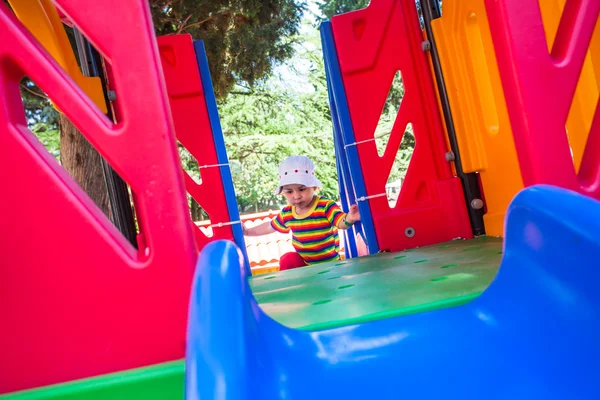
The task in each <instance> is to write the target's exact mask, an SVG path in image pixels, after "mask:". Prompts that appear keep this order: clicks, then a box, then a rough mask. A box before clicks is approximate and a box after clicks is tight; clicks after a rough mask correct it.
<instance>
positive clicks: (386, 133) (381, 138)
mask: <svg viewBox="0 0 600 400" xmlns="http://www.w3.org/2000/svg"><path fill="white" fill-rule="evenodd" d="M403 97H404V82H403V81H402V73H401V72H400V71H396V74H395V75H394V80H393V81H392V84H391V85H390V89H389V91H388V95H387V99H386V101H385V105H384V106H383V110H382V111H381V116H380V117H379V122H378V123H377V128H376V129H375V135H374V137H375V143H376V145H377V153H378V154H379V156H380V157H381V156H383V154H384V153H385V148H386V147H387V143H388V141H389V138H390V135H391V134H392V128H393V127H394V123H395V121H396V116H397V115H398V111H399V110H400V105H401V104H402V98H403Z"/></svg>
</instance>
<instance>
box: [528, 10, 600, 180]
mask: <svg viewBox="0 0 600 400" xmlns="http://www.w3.org/2000/svg"><path fill="white" fill-rule="evenodd" d="M539 4H540V12H541V15H542V21H543V24H544V30H545V33H546V42H547V44H548V52H549V53H550V52H552V47H553V46H554V42H555V41H556V36H557V33H558V27H559V25H560V22H561V19H562V18H563V13H564V10H565V5H566V0H543V1H541V0H540V1H539ZM598 71H600V25H598V24H596V27H595V29H594V33H593V36H592V41H591V45H590V48H589V49H588V51H587V54H586V56H585V61H584V64H583V68H582V70H581V74H580V77H579V81H578V83H577V88H576V90H575V95H574V96H573V102H572V104H571V109H570V111H569V115H568V118H567V124H566V127H565V131H566V134H567V137H568V139H569V145H570V147H571V155H572V157H573V165H574V166H575V170H576V171H577V172H579V168H580V166H581V160H582V158H583V153H584V150H585V146H586V143H587V139H588V136H589V132H590V129H591V126H592V120H593V118H594V113H595V111H596V105H597V104H598V100H599V98H600V96H599V93H600V73H599V72H598Z"/></svg>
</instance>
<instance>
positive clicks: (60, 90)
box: [0, 0, 196, 393]
mask: <svg viewBox="0 0 600 400" xmlns="http://www.w3.org/2000/svg"><path fill="white" fill-rule="evenodd" d="M57 3H58V5H59V7H61V8H62V11H63V12H64V13H65V15H67V16H68V17H69V19H70V20H71V21H73V22H74V23H75V24H76V25H77V26H78V27H80V29H81V30H82V31H83V32H84V33H85V34H86V36H87V37H89V38H90V40H91V42H92V43H93V44H94V45H95V46H96V47H97V48H99V50H100V51H101V53H102V54H103V55H104V56H105V57H106V59H107V60H108V62H110V63H111V64H112V67H113V82H112V84H113V85H114V88H115V90H116V92H117V96H118V99H119V100H118V102H117V104H116V106H117V108H118V110H117V111H118V115H119V118H120V121H119V123H118V124H113V123H112V122H110V121H108V120H107V119H106V118H105V116H104V115H103V114H102V113H101V112H100V111H99V110H98V109H97V108H96V107H95V106H94V104H93V103H92V102H91V101H90V100H89V99H88V98H87V97H85V95H84V93H83V92H82V91H81V90H79V88H78V87H76V86H75V84H74V82H73V81H72V80H71V79H70V78H69V77H68V75H67V74H66V73H65V71H63V70H62V69H61V68H60V67H59V66H58V64H56V63H55V62H54V61H53V60H51V59H50V57H49V56H48V54H47V53H46V52H45V51H44V50H43V48H42V47H41V46H40V45H39V44H38V43H37V42H35V40H34V39H33V37H32V36H31V35H30V34H29V33H28V32H26V31H24V29H23V27H22V25H21V24H20V23H19V22H18V21H17V20H16V18H15V17H14V15H13V14H12V12H11V11H10V10H9V9H8V7H7V6H6V5H5V4H4V3H0V37H1V38H2V41H1V44H0V105H1V106H0V148H1V149H2V151H3V154H2V157H0V181H1V182H2V185H3V188H4V190H3V192H2V196H0V208H2V210H5V212H4V214H3V217H2V218H1V219H0V221H1V222H0V243H2V244H1V249H2V251H1V253H0V266H1V267H0V321H2V329H0V377H1V378H0V393H5V392H11V391H15V390H19V389H25V388H30V387H36V386H41V385H48V384H52V383H58V382H64V381H68V380H72V379H77V378H83V377H88V376H92V375H98V374H103V373H108V372H113V371H118V370H123V369H127V368H134V367H140V366H143V365H148V364H152V363H158V362H163V361H168V360H174V359H178V358H181V357H183V356H184V342H185V326H186V317H187V301H188V295H189V285H190V282H191V278H192V274H193V269H194V264H195V260H196V251H195V244H194V239H193V235H192V229H191V224H190V217H189V212H188V207H187V204H186V199H185V191H184V183H183V178H182V176H181V175H182V173H181V168H180V165H179V156H178V154H177V148H176V141H175V132H174V128H173V126H172V123H171V115H170V112H169V104H168V99H167V93H166V90H165V83H164V80H163V79H164V78H163V75H162V70H161V66H160V60H159V54H158V47H157V44H156V40H155V38H154V36H152V32H153V27H152V18H151V14H150V10H149V7H148V4H147V2H146V1H144V0H136V1H134V0H132V1H127V2H122V1H116V0H107V1H102V2H84V1H75V0H57ZM132 21H135V23H132ZM107 24H110V26H112V27H119V32H118V34H115V30H114V29H107ZM23 75H27V76H29V77H31V78H32V79H33V80H34V81H35V82H36V83H37V84H38V85H39V86H40V87H41V88H42V89H43V90H44V91H45V92H46V93H48V94H49V95H50V97H51V98H52V99H53V101H54V102H55V104H57V106H58V107H59V108H60V109H61V110H64V112H65V113H66V114H67V116H68V117H69V118H70V119H71V120H72V121H73V123H74V124H75V125H76V126H77V127H78V128H79V129H80V130H81V131H82V132H83V133H84V134H85V136H86V137H87V138H88V139H89V140H90V142H91V143H92V144H93V145H94V146H95V147H96V148H97V149H98V150H99V151H100V152H101V153H102V154H103V156H104V157H105V158H106V159H107V160H108V161H109V163H110V164H111V165H112V166H113V167H114V168H115V170H116V171H117V172H118V173H119V174H120V175H121V176H122V177H123V178H124V179H125V180H126V181H127V182H128V183H129V184H130V185H131V187H132V190H133V191H134V192H135V193H136V195H137V206H138V207H137V210H136V211H137V215H138V217H139V218H140V221H141V222H142V223H143V225H144V231H145V233H146V237H145V240H144V242H145V243H146V244H147V246H148V247H147V248H142V249H140V251H139V252H136V251H135V249H134V248H133V247H132V246H130V244H129V243H128V242H127V241H126V239H125V238H124V237H123V236H122V235H121V234H120V233H119V232H118V231H117V230H116V228H115V227H114V226H113V225H112V224H111V223H110V222H109V221H108V220H107V218H106V217H105V216H104V215H103V214H102V213H101V212H100V211H99V210H98V209H97V208H96V207H95V205H94V204H93V203H92V202H91V200H90V199H89V198H88V197H87V196H86V195H85V194H84V193H83V191H82V190H81V188H80V187H79V186H77V185H76V184H75V183H74V181H73V180H72V179H71V177H70V176H68V174H67V173H66V172H65V171H64V170H63V169H62V168H61V167H60V166H59V165H58V164H57V163H56V161H55V160H54V159H53V158H52V157H51V156H50V154H48V153H47V151H46V150H45V148H44V147H43V146H42V145H41V144H40V143H39V142H38V141H37V139H36V138H35V137H34V136H33V135H32V134H31V132H29V131H28V129H27V124H26V121H25V116H24V112H23V105H22V103H21V96H20V90H19V80H20V79H21V78H22V76H23Z"/></svg>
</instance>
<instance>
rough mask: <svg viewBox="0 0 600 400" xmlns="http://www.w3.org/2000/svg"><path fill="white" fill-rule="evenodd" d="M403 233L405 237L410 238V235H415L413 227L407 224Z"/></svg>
mask: <svg viewBox="0 0 600 400" xmlns="http://www.w3.org/2000/svg"><path fill="white" fill-rule="evenodd" d="M404 234H405V235H406V237H409V238H411V237H413V236H415V228H411V227H410V226H409V227H408V228H406V229H405V230H404Z"/></svg>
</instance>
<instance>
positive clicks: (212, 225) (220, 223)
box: [210, 221, 242, 228]
mask: <svg viewBox="0 0 600 400" xmlns="http://www.w3.org/2000/svg"><path fill="white" fill-rule="evenodd" d="M241 223H242V221H230V222H219V223H217V224H211V225H210V226H211V227H213V228H222V227H224V226H227V225H235V224H241Z"/></svg>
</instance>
